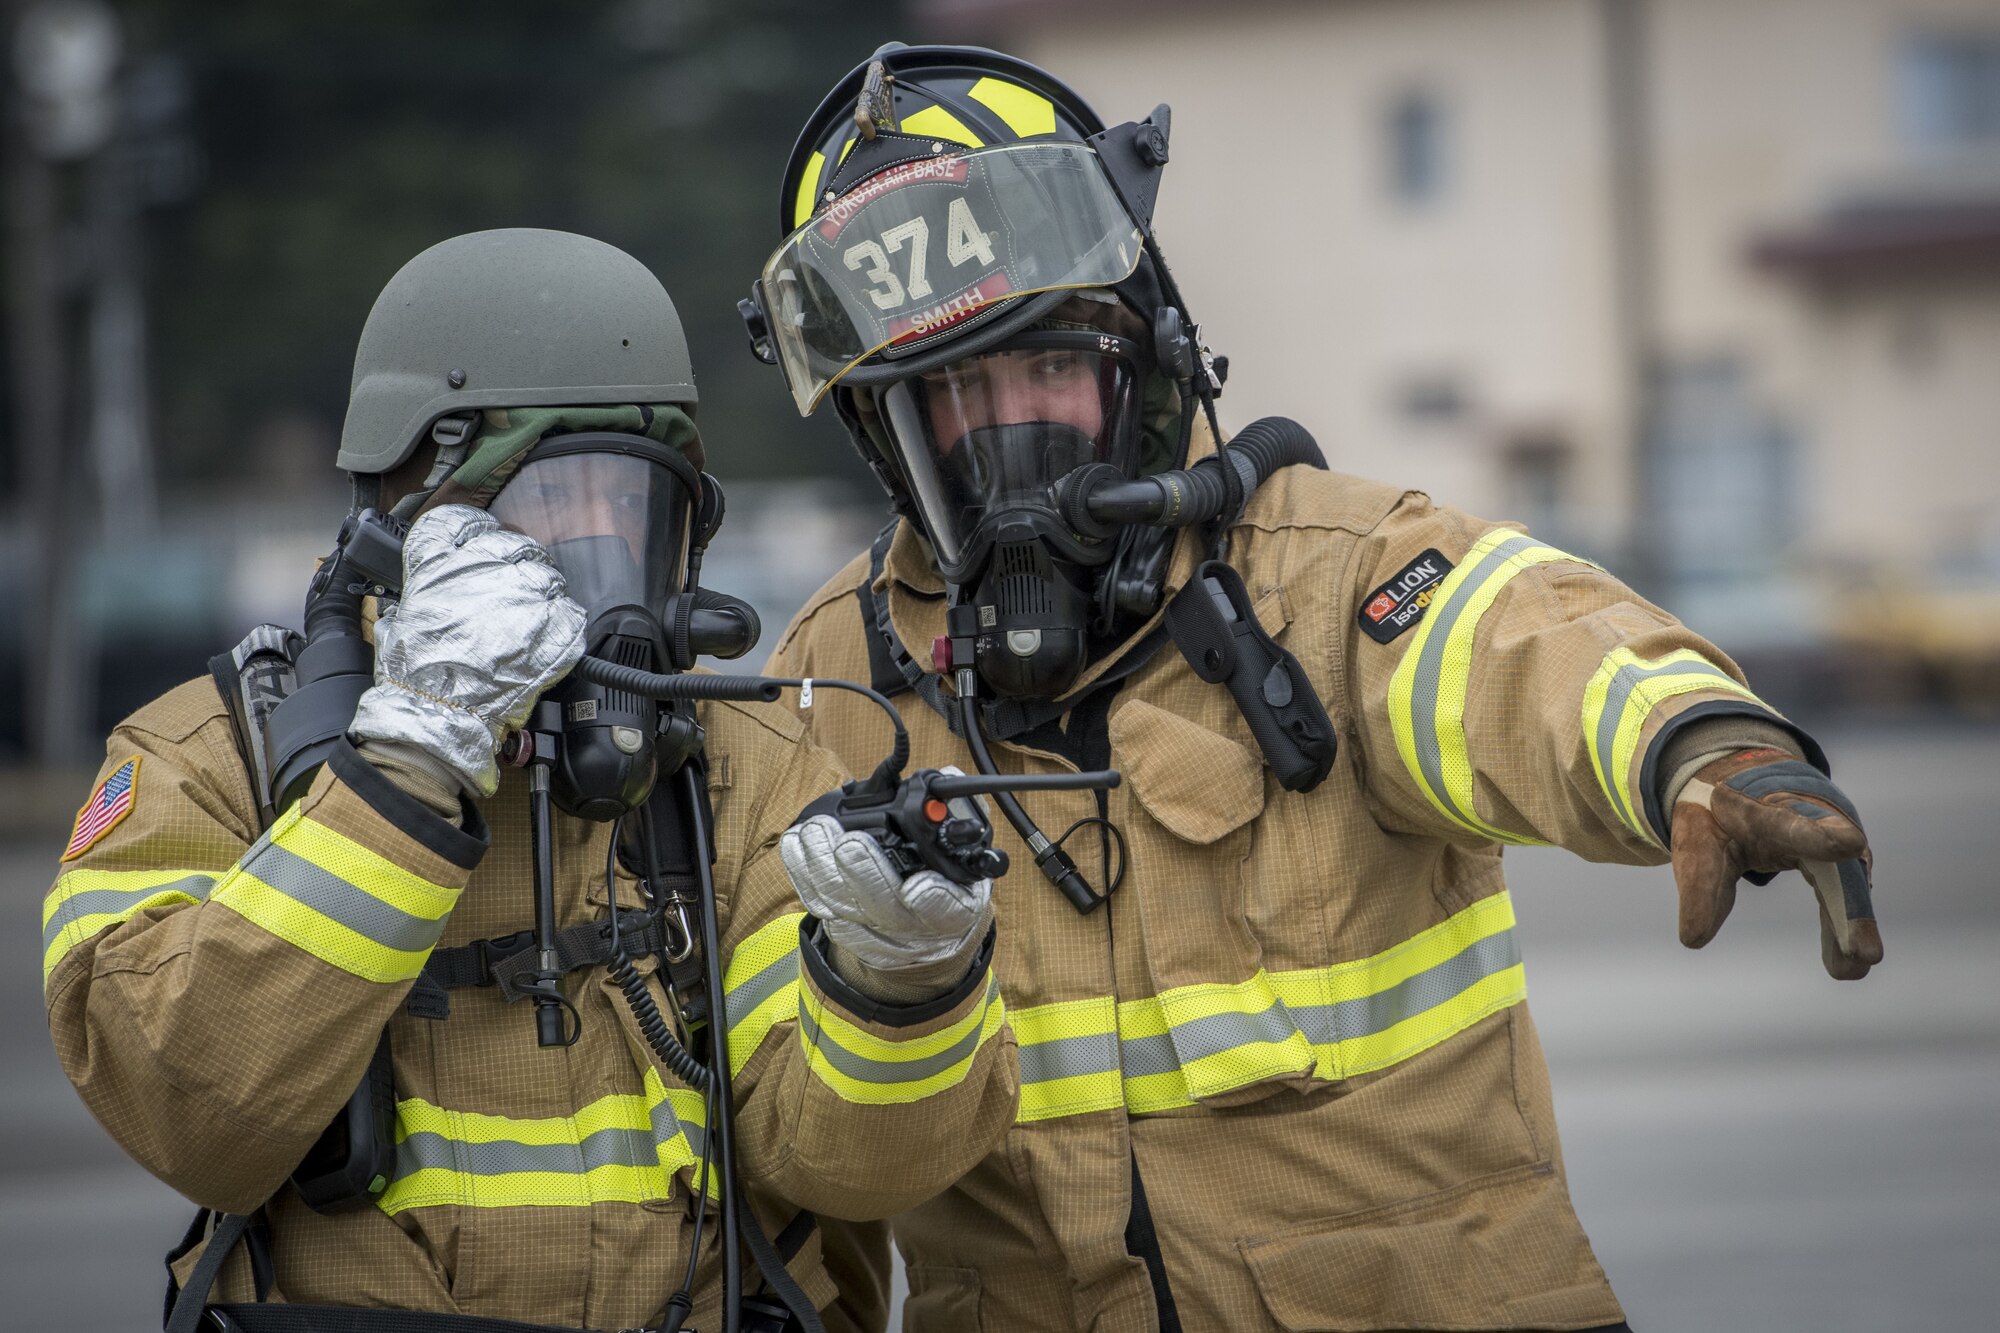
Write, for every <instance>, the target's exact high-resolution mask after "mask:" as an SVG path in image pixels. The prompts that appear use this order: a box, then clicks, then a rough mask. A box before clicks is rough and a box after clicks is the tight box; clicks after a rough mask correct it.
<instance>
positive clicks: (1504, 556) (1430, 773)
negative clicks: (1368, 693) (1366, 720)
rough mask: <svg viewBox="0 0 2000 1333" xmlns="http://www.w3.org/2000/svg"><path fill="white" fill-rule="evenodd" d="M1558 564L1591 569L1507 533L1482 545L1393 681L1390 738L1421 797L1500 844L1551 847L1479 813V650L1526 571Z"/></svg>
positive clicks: (1451, 579)
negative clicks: (1475, 671) (1469, 728)
mask: <svg viewBox="0 0 2000 1333" xmlns="http://www.w3.org/2000/svg"><path fill="white" fill-rule="evenodd" d="M1552 561H1571V562H1574V563H1576V564H1581V565H1589V564H1590V563H1591V562H1590V561H1588V560H1584V559H1582V558H1580V557H1578V556H1573V555H1570V554H1569V553H1568V552H1566V551H1559V550H1557V549H1556V548H1555V547H1553V546H1544V545H1543V544H1542V543H1540V542H1538V541H1536V540H1534V539H1533V538H1532V537H1528V536H1525V535H1523V534H1521V533H1518V532H1513V531H1510V530H1508V529H1506V528H1495V529H1494V530H1493V531H1491V532H1489V533H1487V534H1486V535H1485V536H1483V537H1481V538H1480V539H1479V540H1478V541H1476V542H1474V543H1473V544H1472V549H1471V550H1469V551H1467V552H1466V553H1465V559H1464V560H1463V561H1461V562H1460V563H1459V566H1458V568H1456V569H1454V570H1452V571H1451V573H1450V574H1448V575H1446V576H1445V579H1444V582H1442V583H1440V584H1439V585H1438V588H1437V592H1436V594H1435V595H1434V596H1433V597H1432V598H1431V604H1430V610H1429V612H1428V613H1427V614H1426V615H1425V617H1424V619H1423V621H1422V623H1421V624H1419V625H1418V626H1417V632H1416V637H1415V638H1413V639H1412V640H1411V641H1410V646H1409V648H1408V649H1407V650H1406V651H1405V652H1404V654H1403V660H1402V661H1400V662H1398V663H1397V664H1396V670H1395V673H1394V674H1393V675H1392V676H1391V677H1390V679H1389V725H1390V730H1391V731H1392V732H1393V733H1394V734H1395V737H1396V752H1397V753H1398V754H1399V755H1401V756H1402V759H1403V766H1404V767H1405V768H1407V769H1408V770H1409V773H1410V777H1411V778H1412V779H1414V780H1415V782H1416V784H1417V789H1418V790H1419V791H1421V792H1422V793H1423V795H1424V798H1425V799H1426V800H1428V801H1429V802H1430V803H1431V804H1432V805H1433V806H1435V807H1436V808H1437V810H1438V812H1439V813H1440V814H1442V815H1444V817H1445V818H1446V819H1449V820H1450V821H1451V822H1452V823H1454V824H1456V825H1458V826H1459V827H1460V828H1462V829H1465V830H1466V831H1467V832H1469V833H1473V834H1476V835H1478V836H1479V837H1482V838H1491V839H1493V840H1494V841H1496V842H1506V843H1514V844H1531V845H1535V846H1545V845H1546V844H1545V843H1544V842H1543V840H1542V839H1540V838H1537V837H1535V836H1533V834H1531V833H1515V832H1511V831H1509V830H1507V829H1502V828H1499V827H1497V826H1496V825H1493V824H1489V823H1487V822H1486V821H1485V820H1483V819H1481V818H1480V817H1479V815H1478V812H1477V810H1476V808H1475V794H1476V791H1477V781H1476V779H1477V773H1476V770H1475V769H1474V767H1473V763H1472V756H1471V753H1470V747H1469V746H1468V744H1467V742H1466V735H1465V714H1466V708H1467V705H1468V703H1469V697H1470V693H1471V689H1472V662H1473V649H1474V647H1475V644H1476V641H1477V637H1478V633H1479V622H1480V619H1481V618H1482V617H1483V616H1485V614H1486V612H1487V611H1488V610H1489V609H1491V607H1492V606H1493V603H1494V601H1495V600H1497V599H1498V598H1499V596H1500V593H1501V592H1502V590H1504V589H1505V588H1506V586H1507V585H1508V584H1509V583H1511V582H1513V580H1514V579H1515V577H1516V576H1518V575H1519V574H1521V573H1522V572H1523V571H1525V570H1527V569H1529V568H1532V567H1533V566H1535V565H1540V564H1547V563H1550V562H1552ZM1594 567H1595V566H1593V568H1594Z"/></svg>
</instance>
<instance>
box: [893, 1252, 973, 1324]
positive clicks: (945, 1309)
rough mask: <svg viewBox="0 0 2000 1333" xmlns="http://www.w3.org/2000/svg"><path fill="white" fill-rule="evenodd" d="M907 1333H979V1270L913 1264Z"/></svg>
mask: <svg viewBox="0 0 2000 1333" xmlns="http://www.w3.org/2000/svg"><path fill="white" fill-rule="evenodd" d="M905 1275H906V1276H907V1277H908V1278H909V1281H910V1295H909V1299H908V1300H906V1301H904V1302H903V1333H978V1331H979V1329H980V1323H979V1270H978V1269H976V1268H945V1267H942V1266H939V1265H937V1264H911V1265H909V1267H908V1268H907V1269H906V1270H905Z"/></svg>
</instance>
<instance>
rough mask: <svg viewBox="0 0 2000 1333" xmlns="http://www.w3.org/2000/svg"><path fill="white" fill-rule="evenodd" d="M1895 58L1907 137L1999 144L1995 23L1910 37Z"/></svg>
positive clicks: (1999, 38)
mask: <svg viewBox="0 0 2000 1333" xmlns="http://www.w3.org/2000/svg"><path fill="white" fill-rule="evenodd" d="M1900 63H1901V67H1900V69H1899V71H1898V75H1899V77H1898V80H1897V83H1898V92H1899V93H1900V95H1901V98H1902V103H1903V105H1902V115H1903V132H1904V134H1905V135H1906V136H1907V137H1908V138H1909V139H1910V140H1911V141H1912V142H1914V143H1917V144H1920V145H1923V146H1925V147H1935V148H1956V147H1965V146H1970V145H1976V144H1993V143H2000V28H1994V29H1988V30H1984V31H1970V32H1954V33H1937V32H1933V33H1924V34H1922V35H1919V36H1915V37H1911V38H1909V39H1908V40H1907V41H1905V42H1904V43H1903V47H1902V51H1901V55H1900Z"/></svg>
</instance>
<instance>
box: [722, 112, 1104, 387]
mask: <svg viewBox="0 0 2000 1333" xmlns="http://www.w3.org/2000/svg"><path fill="white" fill-rule="evenodd" d="M1140 254H1141V238H1140V234H1139V231H1138V229H1137V228H1136V227H1135V226H1134V225H1133V223H1132V219H1131V217H1130V216H1129V215H1128V214H1127V212H1126V210H1125V205H1124V204H1123V202H1121V201H1120V199H1119V197H1118V192H1117V190H1116V189H1115V188H1113V186H1112V184H1111V180H1110V178H1109V177H1108V176H1107V175H1106V174H1105V170H1104V166H1103V164H1102V163H1101V162H1100V161H1099V160H1098V156H1097V153H1096V151H1095V150H1094V149H1092V148H1091V147H1090V146H1089V145H1087V144H1082V143H1071V142H1062V141H1053V140H1048V141H1037V142H1029V143H1015V144H1007V145H1003V146H1000V147H996V148H989V149H981V150H977V151H971V152H946V153H941V154H939V155H938V156H936V157H933V158H929V159H926V160H920V161H915V162H906V163H904V164H902V165H900V166H896V167H892V168H890V169H888V170H886V171H883V172H880V173H878V174H877V175H874V176H871V177H869V178H868V179H866V180H864V181H862V182H861V184H859V185H858V186H856V187H855V188H854V189H852V190H850V191H848V192H847V193H846V194H844V195H842V196H841V197H840V198H838V199H836V200H834V201H833V202H832V203H830V204H828V205H827V206H826V207H825V208H824V209H822V210H821V211H820V212H819V213H818V214H816V215H815V216H814V217H813V218H812V219H810V220H809V221H808V222H807V223H806V224H805V225H804V226H803V227H801V228H799V230H797V231H796V232H794V233H792V235H791V236H790V237H788V238H787V239H786V241H785V243H784V244H783V245H781V246H779V247H778V249H777V252H776V253H775V254H773V255H772V256H771V258H770V260H769V261H767V262H766V263H765V265H764V271H763V276H762V278H761V280H760V284H759V285H760V289H761V292H762V298H763V303H764V307H765V310H766V312H767V315H768V318H769V322H770V328H771V335H772V340H773V342H774V344H775V345H776V349H777V354H778V358H779V361H780V363H781V364H782V365H783V367H784V370H785V377H786V379H787V381H788V382H789V383H790V385H791V390H792V398H793V401H794V402H795V403H796V404H797V405H798V409H799V413H800V415H802V416H803V415H808V414H810V413H811V412H812V410H813V408H814V407H816V406H817V405H818V403H819V400H820V398H821V397H822V396H824V394H825V393H826V390H827V389H828V387H830V386H831V385H832V384H834V383H835V382H836V381H838V380H839V379H840V378H841V377H842V376H843V375H845V374H846V373H847V372H848V371H850V370H851V369H853V368H854V367H855V366H856V365H857V364H858V363H860V362H861V361H863V360H865V359H866V358H868V357H870V356H873V355H876V354H877V353H880V354H881V355H882V356H883V358H884V359H885V360H887V361H891V362H893V361H895V360H896V359H898V358H901V357H912V356H916V355H918V354H919V353H922V352H924V351H927V350H930V349H933V348H936V347H938V346H940V345H941V344H944V343H946V342H948V341H949V340H950V339H952V338H954V337H956V336H957V335H959V334H961V333H963V332H965V331H967V330H968V329H969V328H970V327H971V326H973V325H975V324H980V323H984V322H985V321H986V320H988V319H989V318H991V317H992V316H994V315H995V314H997V313H998V312H999V311H1000V310H1001V309H1004V308H1006V306H1007V305H1008V304H1009V303H1011V302H1015V301H1017V300H1018V299H1019V298H1021V297H1023V296H1028V295H1032V294H1034V293H1038V292H1046V291H1053V290H1058V289H1064V288H1073V287H1109V286H1112V285H1115V284H1117V283H1119V282H1122V281H1124V280H1125V279H1126V278H1128V277H1130V276H1131V274H1132V272H1133V270H1134V269H1135V268H1136V267H1137V266H1138V263H1139V258H1140Z"/></svg>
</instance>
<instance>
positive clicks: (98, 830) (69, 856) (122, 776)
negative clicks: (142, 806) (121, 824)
mask: <svg viewBox="0 0 2000 1333" xmlns="http://www.w3.org/2000/svg"><path fill="white" fill-rule="evenodd" d="M138 799H139V756H138V755H136V754H135V755H133V756H132V757H131V758H130V759H127V760H126V761H125V762H124V763H122V764H120V765H118V767H117V768H115V769H113V770H112V771H111V776H110V777H108V778H106V779H104V781H102V782H100V783H98V784H97V790H96V791H94V792H92V793H91V794H90V799H89V800H87V801H85V802H84V803H83V809H81V810H79V811H77V812H76V825H75V827H73V828H72V829H70V832H69V846H67V847H65V848H64V849H63V854H62V859H63V860H65V861H74V860H76V858H77V857H79V856H82V855H83V854H84V853H85V852H87V851H89V850H90V849H91V847H93V846H94V845H96V843H97V840H98V839H99V838H102V837H103V836H104V835H105V834H107V833H109V832H111V830H112V829H114V828H116V827H118V821H119V820H121V819H123V818H125V816H127V815H129V814H131V813H132V806H133V804H134V803H135V802H137V801H138Z"/></svg>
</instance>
